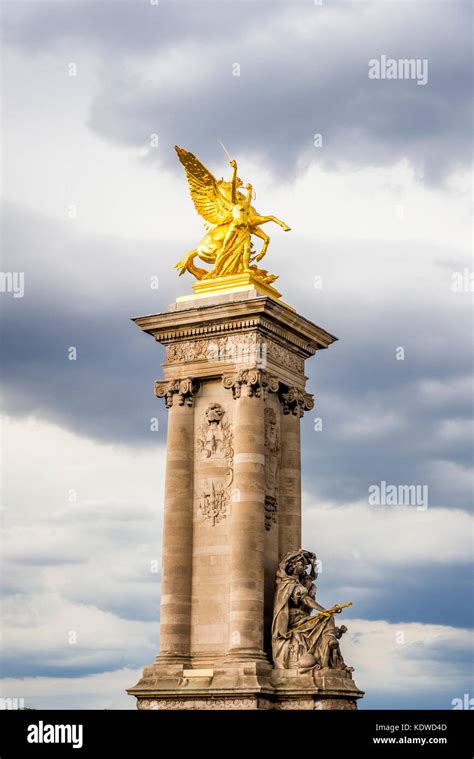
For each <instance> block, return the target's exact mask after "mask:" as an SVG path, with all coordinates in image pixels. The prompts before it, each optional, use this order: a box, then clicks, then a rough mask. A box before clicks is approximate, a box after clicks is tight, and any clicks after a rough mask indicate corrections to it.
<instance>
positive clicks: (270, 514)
mask: <svg viewBox="0 0 474 759" xmlns="http://www.w3.org/2000/svg"><path fill="white" fill-rule="evenodd" d="M278 421H279V420H278V418H277V414H276V412H275V409H274V408H272V407H271V406H268V407H267V408H266V409H265V529H266V530H267V531H268V530H270V529H271V527H272V524H276V521H277V512H278V493H279V484H280V476H279V475H280V453H281V444H280V428H279V423H278Z"/></svg>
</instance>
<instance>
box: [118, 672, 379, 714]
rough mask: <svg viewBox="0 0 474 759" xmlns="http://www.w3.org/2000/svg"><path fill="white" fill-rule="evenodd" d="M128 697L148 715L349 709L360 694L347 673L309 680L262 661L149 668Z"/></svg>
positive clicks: (354, 706)
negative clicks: (195, 711) (209, 666)
mask: <svg viewBox="0 0 474 759" xmlns="http://www.w3.org/2000/svg"><path fill="white" fill-rule="evenodd" d="M127 693H128V694H129V695H131V696H135V697H136V699H137V708H138V709H147V710H148V709H152V710H155V709H156V710H163V709H175V710H189V709H204V710H209V709H216V710H246V709H252V710H256V709H257V710H258V709H285V710H327V709H330V710H334V709H336V710H339V709H340V710H348V709H357V699H359V698H362V696H363V695H364V694H363V692H362V691H360V690H359V689H358V688H357V686H356V685H355V683H354V681H353V680H352V678H351V676H350V674H349V673H343V672H339V671H335V670H320V671H319V672H318V673H315V676H314V677H313V674H312V673H311V672H306V673H301V672H299V671H298V670H276V669H272V668H271V666H270V665H269V664H268V663H265V662H235V663H234V664H228V663H226V662H222V663H221V664H219V665H217V666H216V667H215V668H214V669H186V666H183V665H181V664H176V665H169V666H162V665H158V664H153V665H150V666H149V667H145V670H144V672H143V677H142V678H141V680H140V681H139V682H138V683H137V685H135V686H134V687H133V688H130V689H128V690H127Z"/></svg>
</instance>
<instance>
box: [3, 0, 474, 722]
mask: <svg viewBox="0 0 474 759" xmlns="http://www.w3.org/2000/svg"><path fill="white" fill-rule="evenodd" d="M471 15H472V9H471V5H470V3H464V2H462V1H461V0H459V1H457V2H443V1H441V0H439V1H437V0H431V1H430V0H423V1H422V2H417V1H416V0H415V1H413V2H380V1H377V2H362V1H361V2H359V1H358V0H354V1H353V2H345V3H341V2H334V1H333V0H322V4H319V3H314V2H311V0H306V1H305V2H291V3H290V2H281V3H278V2H263V1H262V2H252V1H251V0H250V1H249V2H237V1H236V0H229V1H228V2H222V0H221V1H220V2H219V3H214V2H199V0H198V1H195V0H193V2H192V3H187V2H173V3H171V2H167V1H166V0H159V3H154V2H153V1H152V2H150V1H149V0H139V1H135V2H133V3H127V2H111V1H110V2H107V1H106V0H103V1H102V2H96V0H88V1H86V0H84V1H80V0H78V1H77V2H69V0H65V1H63V2H60V1H59V0H57V1H56V2H52V3H49V2H44V0H40V1H39V2H34V3H30V2H25V1H24V0H23V1H22V2H15V3H10V2H4V3H3V14H2V16H3V18H2V41H3V60H2V91H3V100H2V131H1V136H2V158H3V170H2V249H3V262H2V271H3V272H10V273H14V272H16V273H23V274H24V281H23V282H24V292H23V293H20V292H17V293H16V294H17V295H19V294H22V295H23V297H15V293H13V292H11V291H9V288H8V287H6V286H5V280H3V282H4V287H3V290H4V292H0V306H1V309H2V323H3V330H2V347H3V351H2V352H3V354H4V357H5V360H4V363H3V370H2V390H3V393H2V396H3V401H2V444H3V453H2V464H3V474H4V478H3V499H2V501H3V512H2V515H3V520H2V521H3V528H4V530H3V537H2V547H3V560H2V581H3V604H2V606H3V621H2V627H1V633H2V643H3V650H4V653H5V658H4V665H3V677H4V679H3V683H2V691H1V693H2V695H3V696H4V697H18V698H24V699H25V703H26V704H27V705H29V706H34V707H52V708H54V707H59V708H64V707H66V708H68V707H79V708H134V700H133V699H131V698H129V697H128V696H127V695H126V694H125V693H124V689H125V688H126V687H130V686H131V685H132V684H134V683H135V682H136V680H137V678H138V675H139V671H140V669H141V667H142V666H143V664H145V663H150V662H151V661H152V659H153V656H154V654H155V652H156V650H157V647H158V637H159V593H160V577H159V572H156V567H157V566H159V563H160V550H161V521H162V492H163V470H164V451H165V442H166V416H165V412H164V409H163V406H162V403H161V402H159V401H156V400H155V399H154V397H153V394H152V387H153V380H154V379H155V378H157V377H159V376H160V371H161V370H160V363H161V361H162V360H163V353H162V349H161V348H160V346H158V345H156V344H155V343H154V342H153V341H152V340H151V339H150V338H149V337H147V336H146V335H143V334H142V333H140V332H139V330H137V328H136V327H135V326H134V325H133V324H132V322H131V321H130V317H132V316H137V315H140V314H145V313H153V312H157V311H160V310H162V309H163V308H164V307H166V305H167V304H168V303H170V302H172V301H173V300H174V299H175V297H176V296H178V295H182V294H184V293H188V292H189V291H190V288H191V279H190V277H187V278H183V279H178V278H177V276H176V272H175V271H174V269H173V264H174V263H175V262H176V261H177V260H178V259H179V258H180V257H181V256H182V255H183V254H184V253H185V252H186V251H187V250H189V249H190V248H192V247H193V246H194V245H195V243H196V242H197V240H198V239H199V238H200V236H201V234H202V228H201V225H200V222H199V219H198V218H197V216H196V214H195V211H194V208H193V207H192V204H191V202H190V200H189V197H188V193H187V188H186V185H185V180H184V175H183V173H182V169H181V167H180V165H179V164H178V163H177V160H176V156H175V153H174V150H173V145H174V144H175V143H177V144H179V145H182V146H184V147H185V148H187V149H189V150H191V151H193V152H194V153H196V154H197V155H198V156H199V157H200V158H201V159H202V160H203V161H204V163H206V164H207V165H208V166H209V167H210V168H211V169H212V170H213V171H214V173H215V174H217V175H218V176H222V175H223V174H224V173H225V172H228V166H227V159H226V158H225V156H224V154H223V152H222V150H221V148H220V146H219V140H222V141H223V142H224V143H225V144H226V146H227V147H228V149H229V150H230V151H231V152H232V154H233V155H234V156H235V157H236V158H237V159H238V161H239V174H240V176H242V178H243V179H244V182H247V181H252V183H253V185H254V187H255V189H256V192H257V200H256V206H257V207H258V209H259V211H261V212H264V213H273V214H276V215H278V216H280V217H281V218H283V219H284V220H285V221H286V222H287V223H288V224H289V225H290V226H291V227H292V231H291V233H289V234H283V232H282V231H281V230H280V229H279V228H278V227H275V228H273V229H271V228H270V226H268V227H267V231H268V232H269V233H270V235H271V236H272V241H271V246H270V249H269V253H268V258H267V261H268V267H269V268H271V270H272V271H275V272H277V273H279V274H280V279H279V282H278V285H279V286H280V289H281V291H282V292H283V294H284V298H285V300H286V301H287V302H289V303H291V304H292V305H294V306H295V307H297V309H298V310H299V311H300V313H302V314H303V315H304V316H306V317H307V318H309V319H311V320H312V321H314V322H316V323H317V324H319V325H320V326H321V327H323V328H325V329H327V330H328V331H329V332H331V333H332V334H335V335H337V336H338V338H339V342H337V343H336V344H334V345H333V346H331V348H330V349H329V350H328V351H323V352H321V353H320V354H319V355H318V356H316V357H315V358H313V359H312V360H310V361H309V362H308V365H307V371H308V374H309V381H308V389H309V390H310V391H311V392H314V393H315V397H316V406H315V410H314V411H313V412H311V413H310V414H306V416H305V419H304V421H303V447H304V454H303V459H304V462H303V463H304V471H303V489H304V545H305V546H306V547H307V548H310V549H312V550H315V551H316V552H317V554H318V556H319V557H320V559H321V560H322V564H323V571H322V573H321V576H320V580H319V594H320V600H321V601H322V602H323V603H327V604H328V605H329V604H331V603H333V602H335V601H339V602H344V601H347V600H352V601H353V603H354V605H353V607H352V608H351V609H350V610H349V611H348V612H347V614H346V619H347V624H348V627H349V633H348V634H347V635H346V636H345V637H346V639H347V640H345V641H344V643H345V646H344V655H345V659H346V661H348V662H349V663H350V664H353V665H354V666H355V668H356V673H355V677H356V682H357V684H358V685H359V687H361V688H362V689H363V690H365V691H366V692H367V695H366V697H365V699H364V701H363V703H362V704H361V706H362V707H363V708H377V707H378V708H387V709H390V708H402V707H406V708H441V709H450V708H452V703H451V702H452V700H453V699H455V698H462V697H463V694H464V693H470V694H471V696H472V687H473V686H472V653H471V652H472V627H473V619H472V595H471V587H472V579H473V572H472V563H471V555H472V511H471V507H472V440H473V437H472V432H473V430H472V337H473V330H472V321H471V311H470V309H471V307H472V291H471V286H470V274H471V272H472V260H471V258H470V240H471V238H470V214H471V207H470V204H471V201H470V192H471V187H470V177H469V160H470V149H471V133H472V123H471V117H470V97H471V91H472V78H471V74H470V61H471V42H470V27H471V20H472V19H471ZM382 56H386V57H387V59H390V58H393V59H395V60H398V59H414V60H417V61H418V62H419V65H420V66H425V67H426V68H425V72H426V74H427V77H426V79H427V81H426V82H425V83H423V82H422V80H421V78H418V79H417V78H416V77H414V78H396V79H388V78H384V79H381V78H380V79H371V78H369V75H368V72H369V65H370V64H369V62H370V61H373V60H377V61H381V60H382V58H381V57H382ZM423 62H425V63H423ZM420 71H421V69H420ZM236 74H238V75H236ZM316 135H320V137H319V138H318V137H315V136H316ZM154 277H158V278H159V288H158V289H157V290H156V289H152V287H151V286H150V283H151V281H152V278H154ZM71 348H73V349H75V354H76V360H70V357H71V355H73V353H72V354H71ZM154 417H158V419H159V430H158V431H157V432H156V431H153V432H152V431H151V429H150V420H151V419H152V418H154ZM318 419H320V420H321V422H317V420H318ZM321 426H322V429H320V428H321ZM381 482H386V483H387V485H389V484H391V485H396V486H399V485H415V486H419V488H420V492H427V494H428V498H427V501H426V502H425V501H423V503H421V502H419V503H417V504H412V505H386V504H385V505H384V504H374V503H371V502H370V499H369V489H370V488H371V487H372V486H374V485H379V486H380V483H381ZM422 489H425V490H422Z"/></svg>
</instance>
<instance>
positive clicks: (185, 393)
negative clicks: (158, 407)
mask: <svg viewBox="0 0 474 759" xmlns="http://www.w3.org/2000/svg"><path fill="white" fill-rule="evenodd" d="M198 390H199V381H198V380H195V379H192V377H185V378H184V379H180V380H178V379H174V380H156V382H155V395H156V397H157V398H164V399H165V405H166V408H171V406H172V405H173V403H174V399H177V401H178V406H184V405H186V406H192V405H193V398H194V396H195V394H196V393H197V392H198Z"/></svg>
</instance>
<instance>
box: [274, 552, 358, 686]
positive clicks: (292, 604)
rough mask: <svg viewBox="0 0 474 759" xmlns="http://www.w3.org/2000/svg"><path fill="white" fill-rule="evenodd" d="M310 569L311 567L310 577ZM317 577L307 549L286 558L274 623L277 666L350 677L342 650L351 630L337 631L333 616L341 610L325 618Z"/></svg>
mask: <svg viewBox="0 0 474 759" xmlns="http://www.w3.org/2000/svg"><path fill="white" fill-rule="evenodd" d="M307 567H311V570H310V573H309V574H308V572H307V571H306V568H307ZM316 577H317V572H316V556H315V554H314V553H311V552H309V551H304V550H303V549H300V550H299V551H292V552H290V553H288V554H286V556H285V557H284V558H283V559H282V561H281V562H280V564H279V565H278V570H277V573H276V590H275V602H274V609H273V623H272V649H273V662H274V666H275V668H276V669H298V670H299V671H300V672H302V673H304V672H309V671H313V672H314V671H318V670H321V669H325V668H330V669H335V670H340V671H341V673H344V675H345V676H350V674H349V673H350V672H352V671H353V667H347V666H346V664H345V663H344V659H343V658H342V654H341V651H340V648H339V638H340V637H341V635H342V634H343V633H345V632H346V630H347V628H346V627H345V625H342V626H341V627H336V625H335V623H334V616H333V614H334V613H339V612H340V611H341V609H340V608H339V609H335V610H334V611H333V613H331V614H326V615H324V616H323V615H321V612H326V609H324V607H323V606H321V605H320V604H319V603H318V602H317V601H316V585H315V584H314V580H315V579H316ZM313 611H316V612H317V614H316V615H313ZM320 615H321V616H320Z"/></svg>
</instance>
